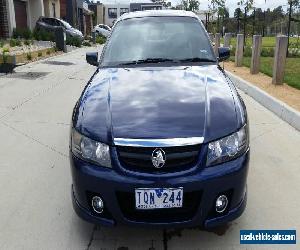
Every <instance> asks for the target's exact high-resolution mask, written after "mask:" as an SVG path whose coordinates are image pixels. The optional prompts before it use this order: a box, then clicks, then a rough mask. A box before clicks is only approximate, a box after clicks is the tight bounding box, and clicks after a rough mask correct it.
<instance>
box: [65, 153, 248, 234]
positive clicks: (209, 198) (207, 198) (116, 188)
mask: <svg viewBox="0 0 300 250" xmlns="http://www.w3.org/2000/svg"><path fill="white" fill-rule="evenodd" d="M249 155H250V153H249V151H247V153H245V154H244V155H242V156H241V157H239V158H237V159H235V160H233V161H230V162H226V163H223V164H220V165H217V166H214V167H209V168H202V169H198V170H197V171H193V172H191V173H185V174H182V175H175V176H174V175H171V174H165V175H163V176H156V177H154V176H143V175H142V176H139V175H134V174H130V173H125V172H124V173H121V172H120V171H119V170H118V171H116V170H112V169H107V168H101V167H98V166H95V165H93V164H90V163H87V162H84V161H82V160H80V159H78V158H76V157H74V156H73V155H72V154H70V163H71V171H72V177H73V185H72V200H73V207H74V210H75V211H76V213H77V214H78V215H79V216H80V217H81V218H83V219H84V220H87V221H89V222H91V223H94V224H101V225H106V226H113V225H116V224H125V225H137V226H155V227H194V226H202V227H205V228H210V227H215V226H218V225H220V224H223V223H226V222H228V221H231V220H234V219H235V218H237V217H239V216H240V215H241V214H242V213H243V211H244V209H245V207H246V202H247V192H246V180H247V173H248V163H249ZM151 187H183V190H184V198H183V199H185V196H186V197H188V195H190V194H193V195H194V197H195V198H193V196H191V195H190V196H191V197H192V198H191V202H194V203H195V201H196V203H197V204H196V206H195V207H194V208H195V209H190V210H186V211H187V213H189V214H185V215H184V216H180V214H179V213H178V214H174V216H173V217H172V216H171V215H170V212H168V213H167V214H166V215H167V216H166V217H165V218H163V219H162V220H161V221H160V220H158V219H157V218H156V219H155V216H156V215H157V214H153V215H152V214H151V213H152V212H151V211H150V212H148V213H149V214H148V215H146V217H143V216H140V214H138V213H136V212H137V211H134V209H131V210H130V209H128V208H129V207H132V206H133V204H131V203H132V200H130V199H127V197H131V196H130V195H134V190H135V188H151ZM224 193H225V194H226V195H228V197H229V205H228V209H226V210H225V212H224V213H222V214H217V213H216V212H215V207H214V204H215V199H216V197H217V196H219V195H220V194H224ZM95 194H97V195H100V196H101V197H102V198H103V200H104V206H105V210H104V212H103V213H102V214H100V215H98V214H95V213H94V212H93V209H92V208H91V202H90V199H91V196H93V195H95ZM122 195H129V196H127V197H123V199H121V200H120V196H122ZM126 199H127V200H126ZM165 210H166V209H165ZM167 210H168V209H167ZM169 211H171V210H169ZM162 212H163V211H162ZM152 218H153V221H152ZM160 218H161V217H160Z"/></svg>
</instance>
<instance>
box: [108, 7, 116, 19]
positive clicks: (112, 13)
mask: <svg viewBox="0 0 300 250" xmlns="http://www.w3.org/2000/svg"><path fill="white" fill-rule="evenodd" d="M107 11H108V17H109V18H117V17H118V14H117V8H108V9H107Z"/></svg>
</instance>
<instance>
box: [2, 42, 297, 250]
mask: <svg viewBox="0 0 300 250" xmlns="http://www.w3.org/2000/svg"><path fill="white" fill-rule="evenodd" d="M91 50H95V48H89V49H85V48H83V49H78V50H75V51H73V52H71V53H68V54H66V55H62V56H58V57H55V58H51V59H47V60H44V61H40V62H36V63H32V64H28V65H25V66H22V67H19V68H18V69H17V73H16V74H13V75H8V76H0V139H1V142H0V249H119V250H121V249H130V250H131V249H147V250H148V249H155V250H157V249H163V244H164V242H163V238H164V237H163V233H162V230H155V229H153V230H148V229H137V228H128V227H121V226H120V227H116V228H104V227H95V226H93V225H91V224H88V223H86V222H84V221H82V220H81V219H79V218H78V217H77V216H76V215H75V213H74V212H73V209H72V205H71V196H70V186H71V175H70V169H69V160H68V140H69V126H70V119H71V112H72V108H73V106H74V104H75V102H76V100H77V98H78V97H79V95H80V93H81V91H82V89H83V87H84V85H85V83H86V82H87V80H88V79H89V77H90V76H91V74H92V73H93V71H94V70H95V68H94V67H93V66H90V65H88V64H87V63H86V62H85V52H86V51H91ZM242 96H243V98H244V100H245V102H246V105H247V108H248V113H249V120H250V133H251V136H250V143H251V151H252V154H251V162H250V172H249V177H248V191H249V192H248V193H249V194H248V206H247V208H246V211H245V213H244V214H243V216H242V217H240V218H239V219H238V220H236V221H234V222H232V223H230V224H229V225H228V226H226V227H221V228H217V229H216V230H214V231H211V232H204V231H201V230H200V229H185V230H175V231H173V230H170V231H167V237H165V239H167V241H165V244H167V246H168V249H239V248H242V247H243V248H245V247H247V249H249V248H250V249H251V248H253V246H241V245H240V243H239V230H240V229H298V230H300V216H299V211H300V198H299V193H300V132H298V131H296V130H295V129H294V128H292V127H291V126H289V125H288V124H287V123H285V122H283V121H282V120H280V119H279V118H278V117H276V116H275V115H273V114H272V113H271V112H269V111H268V110H266V109H265V108H264V107H262V106H261V105H260V104H258V103H257V102H256V101H254V100H253V99H252V98H250V97H248V96H246V95H244V94H243V93H242ZM297 246H298V248H299V243H298V245H297ZM297 246H282V247H281V246H275V247H278V248H282V249H290V248H295V249H296V248H297ZM257 248H259V249H269V248H270V246H264V247H263V246H257ZM273 248H274V246H272V249H273Z"/></svg>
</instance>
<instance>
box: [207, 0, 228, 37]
mask: <svg viewBox="0 0 300 250" xmlns="http://www.w3.org/2000/svg"><path fill="white" fill-rule="evenodd" d="M210 3H211V4H210V5H209V6H208V7H209V9H210V11H211V13H212V14H213V15H215V14H217V27H216V31H217V32H220V17H223V20H224V14H225V12H226V7H225V0H211V2H210Z"/></svg>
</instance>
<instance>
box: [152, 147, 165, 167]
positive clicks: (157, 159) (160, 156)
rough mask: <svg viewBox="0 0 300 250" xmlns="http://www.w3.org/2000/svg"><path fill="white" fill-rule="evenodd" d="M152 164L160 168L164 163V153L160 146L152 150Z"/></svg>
mask: <svg viewBox="0 0 300 250" xmlns="http://www.w3.org/2000/svg"><path fill="white" fill-rule="evenodd" d="M151 160H152V164H153V166H154V167H156V168H162V167H163V166H164V165H165V163H166V153H165V152H164V151H163V150H162V149H161V148H156V149H155V150H154V151H153V152H152V157H151Z"/></svg>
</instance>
